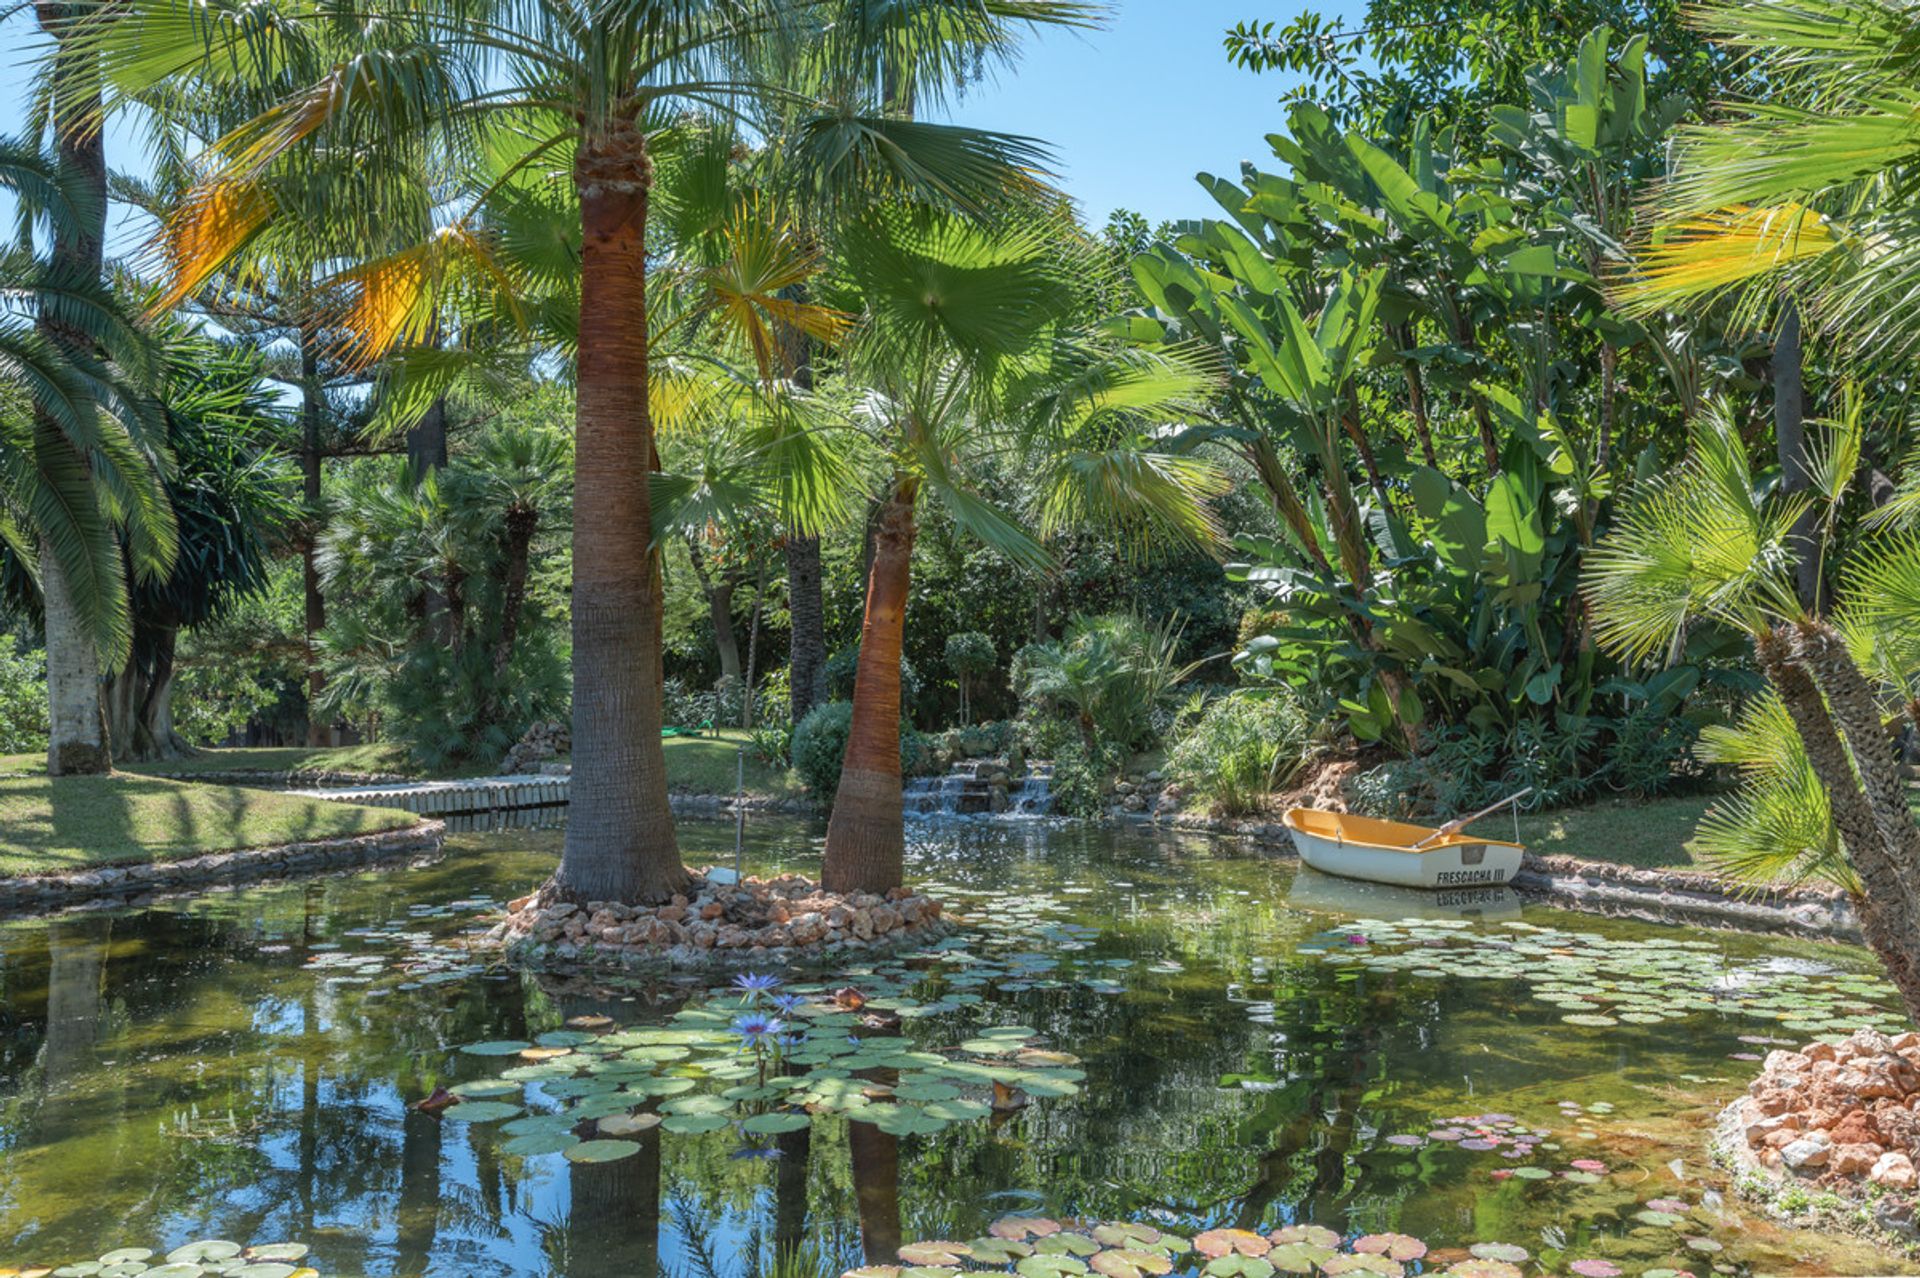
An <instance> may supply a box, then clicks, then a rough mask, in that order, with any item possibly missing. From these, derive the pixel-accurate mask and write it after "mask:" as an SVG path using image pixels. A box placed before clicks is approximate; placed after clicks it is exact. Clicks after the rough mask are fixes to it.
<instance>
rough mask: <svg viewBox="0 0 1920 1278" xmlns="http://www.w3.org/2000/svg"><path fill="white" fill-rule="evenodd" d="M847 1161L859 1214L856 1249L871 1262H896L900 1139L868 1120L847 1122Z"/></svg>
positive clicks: (899, 1237)
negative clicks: (858, 1237)
mask: <svg viewBox="0 0 1920 1278" xmlns="http://www.w3.org/2000/svg"><path fill="white" fill-rule="evenodd" d="M847 1160H848V1161H849V1162H850V1163H852V1164H853V1167H852V1170H853V1197H854V1203H855V1205H856V1207H857V1208H858V1211H859V1214H860V1250H861V1252H862V1254H864V1255H865V1256H866V1258H867V1263H868V1264H871V1265H890V1264H895V1263H897V1262H898V1261H899V1258H900V1257H899V1251H900V1241H901V1235H900V1138H899V1137H897V1136H891V1135H889V1134H887V1133H886V1132H883V1131H881V1130H880V1129H879V1128H878V1127H875V1126H874V1125H873V1124H872V1123H862V1122H859V1121H857V1120H856V1121H854V1122H850V1123H848V1124H847Z"/></svg>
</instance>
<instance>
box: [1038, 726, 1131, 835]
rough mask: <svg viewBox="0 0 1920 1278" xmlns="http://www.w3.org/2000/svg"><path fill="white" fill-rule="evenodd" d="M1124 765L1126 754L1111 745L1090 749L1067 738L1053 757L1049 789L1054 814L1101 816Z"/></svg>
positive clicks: (1073, 738)
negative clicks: (1115, 779) (1114, 781)
mask: <svg viewBox="0 0 1920 1278" xmlns="http://www.w3.org/2000/svg"><path fill="white" fill-rule="evenodd" d="M1126 765H1127V755H1126V752H1125V751H1124V750H1122V749H1121V748H1120V747H1118V746H1116V745H1114V744H1113V743H1111V742H1108V741H1096V742H1095V743H1094V744H1093V745H1092V746H1089V745H1088V744H1087V743H1086V742H1085V741H1083V740H1081V739H1080V738H1078V737H1069V738H1067V739H1066V740H1065V741H1064V742H1063V743H1062V745H1061V746H1060V748H1059V749H1058V750H1056V751H1055V752H1054V755H1053V780H1052V782H1051V784H1050V785H1049V787H1048V789H1049V792H1050V793H1051V794H1052V795H1053V810H1054V811H1055V812H1057V813H1059V814H1060V815H1061V816H1071V817H1088V818H1092V817H1099V816H1104V815H1105V814H1106V809H1107V803H1108V796H1109V795H1110V794H1111V793H1112V792H1113V780H1114V778H1115V777H1116V776H1118V775H1119V774H1120V770H1121V769H1122V768H1124V767H1126Z"/></svg>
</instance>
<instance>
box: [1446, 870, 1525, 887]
mask: <svg viewBox="0 0 1920 1278" xmlns="http://www.w3.org/2000/svg"><path fill="white" fill-rule="evenodd" d="M1506 879H1507V872H1506V871H1505V870H1442V871H1440V873H1439V874H1437V875H1435V876H1434V882H1435V883H1437V884H1439V885H1441V886H1443V887H1446V886H1451V885H1453V884H1466V883H1504V882H1506Z"/></svg>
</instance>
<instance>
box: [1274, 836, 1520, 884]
mask: <svg viewBox="0 0 1920 1278" xmlns="http://www.w3.org/2000/svg"><path fill="white" fill-rule="evenodd" d="M1291 833H1292V834H1293V846H1294V847H1295V848H1297V849H1299V852H1300V859H1301V860H1302V861H1305V862H1306V863H1307V864H1308V865H1310V866H1312V867H1313V868H1314V869H1316V870H1319V871H1321V872H1323V873H1326V874H1338V875H1340V876H1341V877H1342V878H1348V879H1365V880H1367V881H1368V882H1370V883H1392V884H1395V885H1397V886H1399V887H1410V888H1425V889H1427V890H1428V891H1437V890H1440V889H1443V888H1467V887H1491V886H1495V885H1498V884H1501V883H1505V882H1507V881H1508V880H1510V879H1511V878H1513V876H1514V875H1515V874H1516V873H1518V872H1519V870H1520V858H1521V856H1522V855H1523V851H1522V849H1520V848H1517V847H1513V846H1510V845H1507V844H1501V843H1450V844H1446V845H1444V846H1441V847H1436V848H1434V849H1433V850H1431V851H1426V852H1410V851H1405V850H1402V849H1399V848H1380V847H1369V846H1367V845H1366V844H1362V843H1349V842H1345V841H1342V840H1340V839H1335V838H1327V837H1325V836H1323V835H1319V834H1315V833H1313V832H1311V831H1308V830H1302V829H1299V828H1297V827H1296V828H1294V829H1293V830H1292V831H1291Z"/></svg>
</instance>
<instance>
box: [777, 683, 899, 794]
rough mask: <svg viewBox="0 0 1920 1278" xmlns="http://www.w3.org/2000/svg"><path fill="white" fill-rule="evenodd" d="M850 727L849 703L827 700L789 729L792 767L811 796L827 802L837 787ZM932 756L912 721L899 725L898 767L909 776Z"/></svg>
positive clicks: (851, 710) (850, 704)
mask: <svg viewBox="0 0 1920 1278" xmlns="http://www.w3.org/2000/svg"><path fill="white" fill-rule="evenodd" d="M852 731H853V703H852V702H851V701H828V702H824V703H822V704H820V705H817V706H815V707H814V708H813V709H811V710H809V711H807V714H806V717H805V718H804V719H802V720H800V722H799V724H798V725H797V726H796V727H795V728H794V730H793V743H792V747H791V753H792V756H793V770H794V771H795V772H797V773H799V774H800V780H801V782H802V783H803V784H804V785H805V786H806V787H807V792H808V793H809V794H811V795H813V797H814V798H816V799H820V800H823V801H825V802H828V803H831V802H832V801H833V796H834V793H835V791H837V790H839V788H840V765H841V764H842V763H844V762H845V761H846V757H847V738H848V737H849V736H850V735H852ZM932 758H933V748H932V744H931V742H930V741H929V740H928V738H926V737H925V736H923V735H922V734H920V733H918V732H915V731H914V730H913V727H912V725H910V724H906V723H903V724H901V725H900V771H901V774H902V775H905V776H912V775H915V774H916V773H917V772H919V771H920V770H921V769H923V768H925V767H926V766H927V765H928V763H929V762H930V761H931V760H932Z"/></svg>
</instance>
